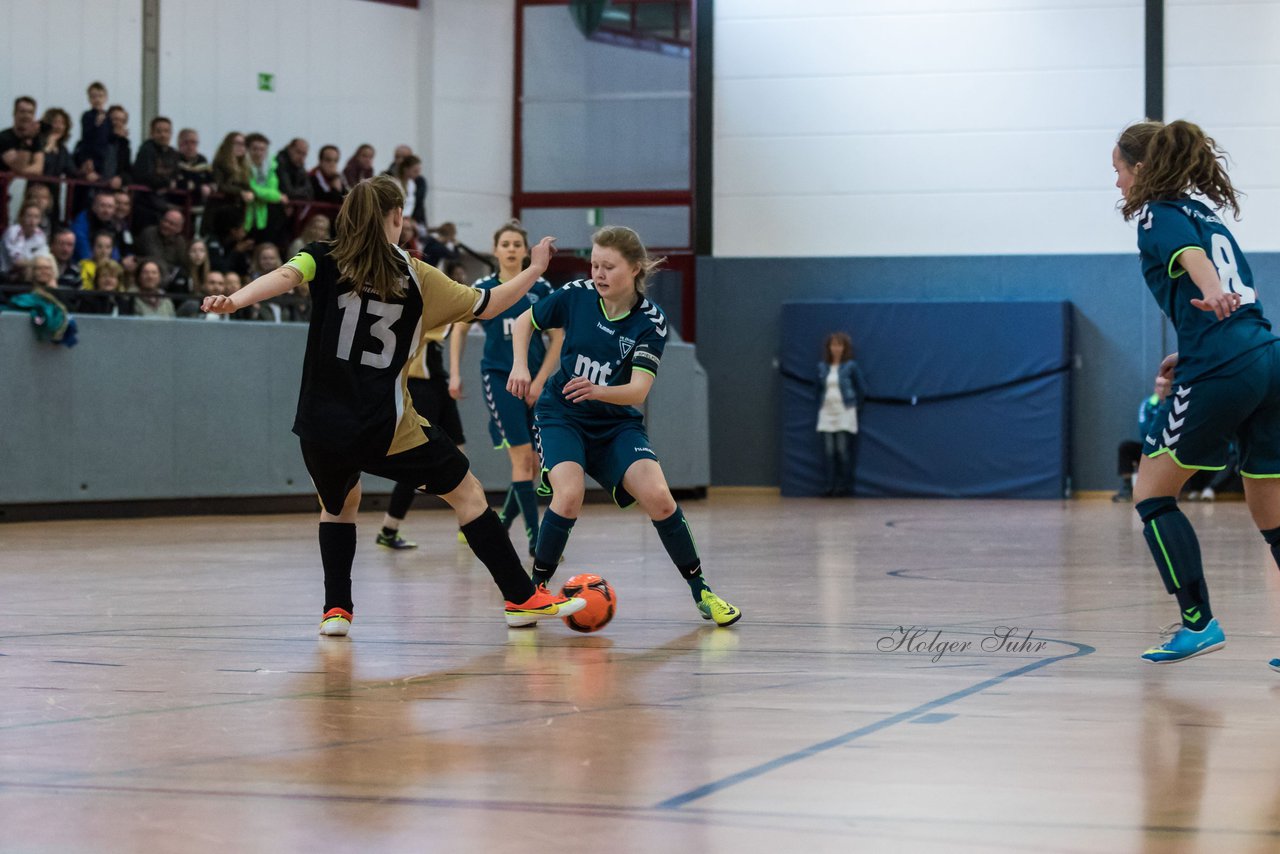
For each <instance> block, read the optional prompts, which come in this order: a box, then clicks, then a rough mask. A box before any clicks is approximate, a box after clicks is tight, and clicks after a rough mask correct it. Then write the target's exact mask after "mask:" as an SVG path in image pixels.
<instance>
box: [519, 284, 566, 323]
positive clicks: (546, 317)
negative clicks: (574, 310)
mask: <svg viewBox="0 0 1280 854" xmlns="http://www.w3.org/2000/svg"><path fill="white" fill-rule="evenodd" d="M570 290H571V289H570V286H569V285H565V286H564V287H563V288H561V289H560V290H558V291H552V292H551V293H550V294H548V295H546V296H544V297H542V298H541V299H540V300H538V301H537V302H535V303H534V304H533V306H532V307H531V308H530V309H529V312H530V317H532V318H533V328H534V329H536V330H538V331H539V332H542V331H543V330H546V329H560V328H562V327H563V326H564V324H565V319H566V318H567V317H568V314H569V294H570Z"/></svg>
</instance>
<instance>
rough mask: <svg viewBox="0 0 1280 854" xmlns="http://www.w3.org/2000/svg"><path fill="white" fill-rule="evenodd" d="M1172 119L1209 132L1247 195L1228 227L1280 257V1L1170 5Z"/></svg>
mask: <svg viewBox="0 0 1280 854" xmlns="http://www.w3.org/2000/svg"><path fill="white" fill-rule="evenodd" d="M1165 3H1166V7H1165V118H1166V119H1170V120H1172V119H1189V120H1191V121H1194V122H1196V123H1197V124H1199V125H1201V126H1202V127H1204V129H1205V130H1206V131H1207V132H1208V133H1209V135H1210V136H1212V137H1214V138H1215V139H1216V140H1217V141H1218V143H1219V144H1220V145H1221V146H1222V147H1223V148H1225V149H1226V150H1227V152H1228V154H1229V155H1230V156H1231V162H1230V165H1229V168H1230V173H1231V180H1232V183H1234V184H1235V186H1236V187H1237V188H1238V189H1241V190H1243V191H1244V192H1245V193H1246V194H1247V197H1246V198H1244V199H1243V200H1242V202H1241V207H1242V212H1243V214H1242V218H1241V220H1240V222H1239V223H1231V222H1230V221H1228V225H1229V227H1230V228H1231V230H1232V232H1233V233H1234V234H1235V235H1236V238H1237V239H1238V240H1239V241H1240V245H1241V246H1242V247H1243V248H1244V250H1245V252H1246V253H1248V252H1258V251H1268V252H1275V251H1280V156H1277V155H1278V153H1280V65H1277V64H1276V50H1277V48H1278V47H1280V2H1277V0H1255V1H1254V2H1236V3H1232V2H1223V0H1165Z"/></svg>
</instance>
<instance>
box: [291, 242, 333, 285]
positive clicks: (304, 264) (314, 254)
mask: <svg viewBox="0 0 1280 854" xmlns="http://www.w3.org/2000/svg"><path fill="white" fill-rule="evenodd" d="M327 250H328V246H326V245H324V244H322V243H308V244H307V245H306V246H304V247H302V248H301V249H299V250H298V254H297V255H294V256H293V257H292V258H290V259H289V260H288V261H287V262H285V266H286V267H292V268H293V269H294V270H296V271H297V273H298V275H299V276H302V281H303V282H304V283H305V284H307V285H311V286H312V287H314V284H313V283H314V282H315V281H316V264H317V262H318V261H319V260H320V259H321V258H323V257H324V256H325V255H327V254H328V251H327Z"/></svg>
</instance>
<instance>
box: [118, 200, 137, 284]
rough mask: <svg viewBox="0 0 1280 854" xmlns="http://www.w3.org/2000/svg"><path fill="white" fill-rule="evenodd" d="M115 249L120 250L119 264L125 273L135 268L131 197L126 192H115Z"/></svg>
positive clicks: (135, 253)
mask: <svg viewBox="0 0 1280 854" xmlns="http://www.w3.org/2000/svg"><path fill="white" fill-rule="evenodd" d="M115 197H116V223H115V228H116V248H117V249H118V250H120V264H121V266H123V267H124V270H125V272H126V273H133V271H134V270H135V269H136V268H137V264H138V259H137V258H136V257H135V256H136V255H137V249H136V246H135V244H134V239H133V196H131V195H130V194H129V191H128V190H116V192H115Z"/></svg>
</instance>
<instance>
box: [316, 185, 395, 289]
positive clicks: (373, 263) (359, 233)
mask: <svg viewBox="0 0 1280 854" xmlns="http://www.w3.org/2000/svg"><path fill="white" fill-rule="evenodd" d="M403 207H404V191H403V190H401V189H400V182H399V181H397V180H396V179H395V178H392V177H391V176H390V175H375V176H374V177H372V178H370V179H369V180H367V181H361V182H360V183H359V184H356V185H355V186H354V187H352V188H351V192H350V193H348V194H347V197H346V198H345V199H343V201H342V209H341V210H339V211H338V221H337V223H336V233H337V236H336V237H335V238H334V239H333V252H332V257H333V260H334V262H335V263H336V264H337V265H338V273H339V274H340V275H341V277H342V279H343V280H345V281H347V282H349V283H350V285H351V288H350V290H356V291H358V290H359V289H360V288H362V287H369V288H371V289H372V290H373V291H374V292H375V293H377V295H378V298H379V299H382V300H386V299H388V298H390V297H402V296H404V282H405V269H404V259H403V258H402V257H401V255H400V253H399V252H397V251H396V248H395V247H394V246H393V245H392V244H391V243H390V242H389V241H388V240H387V231H386V228H385V227H384V225H383V222H384V221H385V220H386V217H387V214H389V213H391V212H392V211H394V210H397V209H399V208H403Z"/></svg>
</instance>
